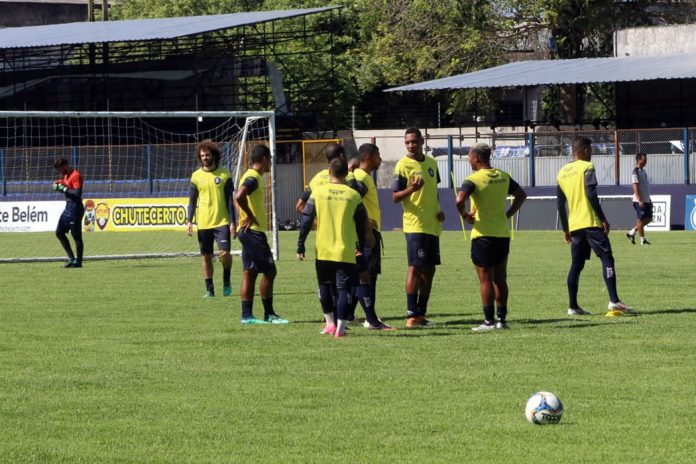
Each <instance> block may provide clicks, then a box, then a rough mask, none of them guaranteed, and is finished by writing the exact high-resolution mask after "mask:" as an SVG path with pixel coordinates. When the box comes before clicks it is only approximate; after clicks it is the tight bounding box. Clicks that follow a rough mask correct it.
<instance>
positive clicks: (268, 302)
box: [261, 297, 276, 319]
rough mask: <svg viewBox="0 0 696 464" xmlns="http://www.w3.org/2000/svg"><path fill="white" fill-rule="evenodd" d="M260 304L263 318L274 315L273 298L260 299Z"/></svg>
mask: <svg viewBox="0 0 696 464" xmlns="http://www.w3.org/2000/svg"><path fill="white" fill-rule="evenodd" d="M261 303H263V318H264V319H268V316H275V315H276V313H275V311H273V297H270V298H261Z"/></svg>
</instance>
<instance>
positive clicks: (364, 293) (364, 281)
mask: <svg viewBox="0 0 696 464" xmlns="http://www.w3.org/2000/svg"><path fill="white" fill-rule="evenodd" d="M353 159H355V158H353ZM357 159H358V162H359V164H358V166H357V167H356V168H355V169H354V170H353V175H354V176H355V181H356V182H357V183H358V191H363V192H365V194H364V195H363V205H364V206H365V210H366V211H367V222H368V226H369V232H368V233H371V234H372V236H373V237H374V246H369V245H366V246H365V250H364V253H363V254H362V255H360V256H358V257H357V272H358V276H357V278H358V287H357V290H356V292H355V296H356V298H357V301H358V302H360V305H361V306H362V308H363V310H364V311H365V318H366V320H365V325H366V327H367V328H368V329H370V330H395V328H394V327H392V326H390V325H387V324H385V323H384V322H382V321H381V320H380V319H379V317H377V311H376V310H375V305H376V301H377V277H378V276H379V274H381V273H382V255H381V253H382V235H381V234H380V232H379V229H380V224H381V214H382V213H381V210H380V208H379V198H378V197H377V186H375V182H374V180H372V173H373V172H374V171H376V170H377V169H379V167H380V165H381V164H382V157H381V156H380V153H379V148H377V146H376V145H374V144H371V143H364V144H362V145H360V148H358V156H357ZM349 163H350V162H349ZM349 167H350V165H349Z"/></svg>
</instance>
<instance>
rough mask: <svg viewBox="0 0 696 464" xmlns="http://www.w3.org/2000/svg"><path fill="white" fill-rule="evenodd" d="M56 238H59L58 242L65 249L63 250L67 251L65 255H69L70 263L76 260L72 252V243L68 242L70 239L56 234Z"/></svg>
mask: <svg viewBox="0 0 696 464" xmlns="http://www.w3.org/2000/svg"><path fill="white" fill-rule="evenodd" d="M56 237H58V241H59V242H60V244H61V245H62V247H63V250H65V254H66V255H68V259H69V260H70V261H73V260H74V259H75V255H74V254H73V252H72V248H71V247H70V242H69V241H68V237H66V235H65V234H58V233H56Z"/></svg>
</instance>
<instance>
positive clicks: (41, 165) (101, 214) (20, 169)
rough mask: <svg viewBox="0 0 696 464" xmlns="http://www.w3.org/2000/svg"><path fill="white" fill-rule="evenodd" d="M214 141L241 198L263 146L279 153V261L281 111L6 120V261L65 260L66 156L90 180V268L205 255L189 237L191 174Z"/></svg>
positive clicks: (270, 186)
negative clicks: (60, 225) (105, 262)
mask: <svg viewBox="0 0 696 464" xmlns="http://www.w3.org/2000/svg"><path fill="white" fill-rule="evenodd" d="M206 139H211V140H213V141H215V142H217V143H219V144H220V147H221V151H222V160H221V164H222V166H224V167H226V168H227V169H228V170H229V171H230V172H231V173H232V174H233V176H234V179H235V180H236V181H235V189H236V188H237V187H238V180H239V178H240V176H241V175H242V174H243V173H244V171H245V170H246V169H247V167H248V155H249V154H250V152H251V149H252V148H253V146H254V145H256V144H264V145H267V146H268V147H269V148H270V151H271V158H272V162H273V163H272V168H271V172H270V173H269V174H267V175H266V191H265V197H266V207H267V211H266V213H267V218H268V224H269V229H270V230H269V231H268V234H269V235H270V237H269V238H270V240H269V242H270V243H271V246H272V250H273V253H274V256H275V258H276V259H278V224H277V223H278V221H277V220H276V196H275V192H276V184H275V181H276V179H275V161H276V146H275V118H274V114H273V112H268V111H263V112H7V111H4V112H0V236H1V237H2V240H1V241H0V262H22V261H54V260H64V259H65V257H64V256H63V253H62V248H61V247H60V244H59V243H58V241H57V240H56V238H55V235H54V233H53V231H54V230H55V227H56V224H57V222H58V218H59V217H60V214H61V212H62V210H63V208H64V206H65V201H64V198H63V196H62V194H60V193H55V192H53V191H52V189H51V186H52V183H53V182H54V180H55V179H57V178H58V175H57V173H56V172H55V171H54V169H53V161H54V159H55V158H57V157H64V158H66V159H67V160H68V161H69V162H70V165H71V166H72V167H74V168H76V169H78V170H79V171H80V173H81V174H82V176H83V178H84V187H83V202H84V204H85V215H84V217H83V220H82V227H83V240H84V243H85V259H86V260H90V259H114V258H147V257H167V256H184V255H197V254H198V253H199V252H198V241H197V240H196V238H195V234H194V237H193V238H192V237H189V236H188V235H187V234H186V232H185V222H186V209H187V205H188V189H189V185H190V178H191V174H192V173H193V171H194V170H196V169H198V168H199V167H200V166H199V164H198V161H197V158H196V146H197V144H198V143H199V142H200V141H202V140H206ZM194 222H195V219H194ZM235 243H236V242H235ZM235 243H233V252H234V253H237V254H239V253H240V250H239V244H238V243H237V244H236V245H235Z"/></svg>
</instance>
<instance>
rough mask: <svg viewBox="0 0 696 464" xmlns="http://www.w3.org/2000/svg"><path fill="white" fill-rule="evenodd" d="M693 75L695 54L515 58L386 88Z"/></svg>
mask: <svg viewBox="0 0 696 464" xmlns="http://www.w3.org/2000/svg"><path fill="white" fill-rule="evenodd" d="M690 78H696V54H680V55H660V56H623V57H617V58H578V59H570V60H531V61H517V62H514V63H508V64H504V65H501V66H496V67H494V68H488V69H483V70H480V71H475V72H471V73H467V74H459V75H456V76H451V77H446V78H443V79H436V80H432V81H425V82H420V83H418V84H411V85H404V86H401V87H393V88H391V89H387V90H385V92H397V91H415V90H441V89H482V88H494V87H533V86H537V85H552V84H584V83H595V82H630V81H648V80H655V79H690Z"/></svg>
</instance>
